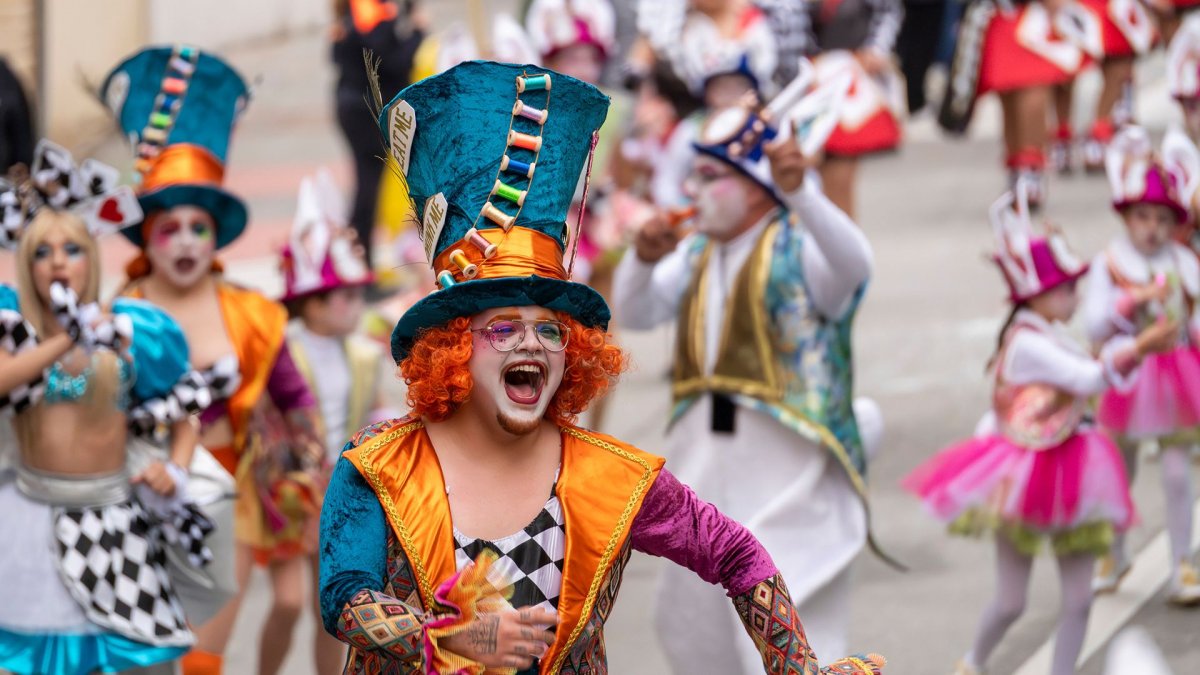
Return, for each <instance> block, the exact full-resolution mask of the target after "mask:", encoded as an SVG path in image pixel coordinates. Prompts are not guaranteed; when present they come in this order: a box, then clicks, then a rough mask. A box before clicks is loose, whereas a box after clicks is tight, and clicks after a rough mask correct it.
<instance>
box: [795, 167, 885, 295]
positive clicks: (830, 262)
mask: <svg viewBox="0 0 1200 675" xmlns="http://www.w3.org/2000/svg"><path fill="white" fill-rule="evenodd" d="M784 199H785V201H786V202H787V207H788V209H789V210H790V211H791V212H792V213H793V214H795V215H796V216H797V217H798V218H799V221H800V225H801V227H802V228H803V229H802V231H803V235H802V236H803V237H804V253H803V265H804V268H803V273H804V279H805V281H806V282H807V283H808V288H809V291H810V292H811V293H812V297H813V303H814V304H816V306H817V310H818V311H820V312H821V314H822V315H824V316H825V317H827V318H830V319H836V318H838V317H840V316H841V315H842V314H843V313H844V312H845V311H846V308H847V307H848V306H849V304H850V301H851V299H853V297H854V294H855V293H856V292H858V289H859V288H860V287H862V285H863V284H865V283H867V280H868V279H870V278H871V268H872V255H871V245H870V243H868V242H867V237H866V236H865V235H864V234H863V233H862V230H860V229H858V226H857V225H855V224H854V221H852V220H850V217H849V216H847V215H846V214H845V212H843V211H842V210H841V209H839V208H838V207H837V206H836V205H834V203H833V202H831V201H829V199H828V198H827V197H826V196H825V195H824V194H822V193H821V191H820V190H819V189H818V188H817V187H816V185H815V184H814V183H813V182H812V181H808V180H806V181H804V184H803V185H801V186H800V189H798V190H796V191H795V192H793V193H791V194H788V195H785V197H784Z"/></svg>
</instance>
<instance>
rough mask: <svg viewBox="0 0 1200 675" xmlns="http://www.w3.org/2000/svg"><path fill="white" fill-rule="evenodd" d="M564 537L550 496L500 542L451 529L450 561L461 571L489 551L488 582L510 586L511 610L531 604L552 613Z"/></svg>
mask: <svg viewBox="0 0 1200 675" xmlns="http://www.w3.org/2000/svg"><path fill="white" fill-rule="evenodd" d="M566 534H567V532H566V528H565V527H564V521H563V512H562V504H560V503H559V501H558V497H557V496H553V495H552V496H551V497H550V499H549V501H547V502H546V505H545V506H543V507H542V511H541V513H539V514H538V515H537V517H536V518H534V519H533V522H531V523H529V524H528V525H526V526H525V529H523V530H521V531H520V532H517V533H515V534H512V535H509V536H507V537H504V538H503V539H497V540H496V541H484V540H482V539H472V538H471V537H468V536H466V535H464V534H463V533H461V532H459V531H458V530H457V529H455V530H454V562H455V564H456V565H457V567H458V569H460V570H461V569H462V568H464V567H466V566H467V564H468V563H471V562H473V561H474V560H475V559H476V558H477V557H478V556H479V554H480V553H481V552H483V550H484V549H491V550H492V551H494V552H495V553H497V554H498V555H499V558H498V559H497V560H496V562H495V563H494V564H493V565H492V569H491V571H490V572H489V574H488V579H489V580H491V581H492V582H493V583H494V584H495V585H496V586H500V587H501V590H508V589H507V588H504V587H503V585H504V584H506V583H507V584H510V585H511V589H512V595H511V597H510V598H509V602H510V603H511V604H512V606H513V607H527V606H530V605H533V606H537V607H540V608H542V609H547V610H550V611H555V610H557V609H558V596H559V593H560V592H561V590H562V570H563V560H564V558H565V557H566Z"/></svg>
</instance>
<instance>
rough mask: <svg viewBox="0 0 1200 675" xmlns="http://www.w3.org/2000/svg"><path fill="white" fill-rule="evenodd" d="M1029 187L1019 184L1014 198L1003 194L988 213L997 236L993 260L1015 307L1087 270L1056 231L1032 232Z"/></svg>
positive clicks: (1053, 229)
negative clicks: (1006, 284) (1002, 275)
mask: <svg viewBox="0 0 1200 675" xmlns="http://www.w3.org/2000/svg"><path fill="white" fill-rule="evenodd" d="M1029 183H1030V181H1029V180H1027V179H1022V180H1020V181H1018V182H1017V186H1016V194H1015V195H1014V194H1013V193H1012V192H1006V193H1004V194H1003V195H1002V196H1001V197H1000V199H998V200H996V202H995V203H994V204H992V208H991V211H990V212H989V215H990V216H991V221H992V229H993V231H994V232H995V235H996V252H995V253H993V254H992V260H993V261H995V263H996V264H997V265H998V266H999V267H1000V271H1001V272H1002V273H1003V274H1004V281H1005V282H1007V283H1008V291H1009V300H1011V301H1012V302H1013V303H1014V304H1015V303H1020V302H1025V301H1026V300H1029V299H1030V298H1034V297H1037V296H1039V295H1041V294H1042V293H1045V292H1047V291H1049V290H1052V289H1054V288H1056V287H1058V286H1061V285H1063V284H1065V283H1068V282H1071V281H1074V280H1076V279H1078V278H1080V277H1082V276H1083V275H1084V274H1086V273H1087V268H1088V266H1087V264H1086V263H1084V262H1083V261H1081V260H1080V259H1079V258H1078V257H1077V256H1076V255H1075V254H1074V253H1073V252H1072V251H1071V249H1070V247H1069V246H1067V240H1066V238H1065V237H1064V236H1063V234H1062V232H1061V231H1059V230H1058V229H1057V228H1054V227H1051V226H1049V225H1046V226H1044V227H1043V228H1042V232H1040V233H1038V232H1035V229H1034V226H1033V221H1032V220H1030V217H1029V197H1028V192H1029V188H1030V185H1029Z"/></svg>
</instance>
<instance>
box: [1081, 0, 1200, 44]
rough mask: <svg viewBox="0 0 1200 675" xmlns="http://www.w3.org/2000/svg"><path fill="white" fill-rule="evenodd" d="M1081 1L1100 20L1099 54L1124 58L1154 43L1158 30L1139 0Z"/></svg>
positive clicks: (1084, 7) (1083, 6)
mask: <svg viewBox="0 0 1200 675" xmlns="http://www.w3.org/2000/svg"><path fill="white" fill-rule="evenodd" d="M1078 1H1079V5H1080V6H1081V7H1082V8H1083V9H1085V10H1086V11H1087V12H1088V13H1089V14H1091V15H1092V16H1094V17H1096V19H1097V20H1098V21H1099V23H1100V34H1101V42H1102V49H1101V54H1099V55H1098V56H1102V57H1105V58H1125V57H1130V56H1135V55H1137V54H1144V53H1145V52H1147V51H1149V50H1150V48H1151V47H1153V46H1154V42H1155V40H1156V39H1157V37H1158V31H1157V30H1156V29H1155V27H1154V21H1153V19H1151V18H1150V12H1148V11H1147V10H1146V8H1145V6H1143V5H1142V3H1141V2H1140V0H1078ZM1197 1H1200V0H1197Z"/></svg>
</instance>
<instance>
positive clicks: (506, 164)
mask: <svg viewBox="0 0 1200 675" xmlns="http://www.w3.org/2000/svg"><path fill="white" fill-rule="evenodd" d="M536 167H537V162H530V163H528V164H526V163H525V162H519V161H517V160H515V159H513V158H512V157H509V156H508V155H505V156H504V157H502V158H501V159H500V170H501V171H507V172H509V173H515V174H519V175H522V176H525V177H526V178H533V170H534V169H535V168H536Z"/></svg>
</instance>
